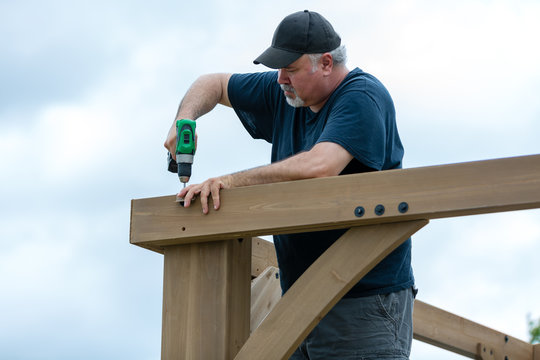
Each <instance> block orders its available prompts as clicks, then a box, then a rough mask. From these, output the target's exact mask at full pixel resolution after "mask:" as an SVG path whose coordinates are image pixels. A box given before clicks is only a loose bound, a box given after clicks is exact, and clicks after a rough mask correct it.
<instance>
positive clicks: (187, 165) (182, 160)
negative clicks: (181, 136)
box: [176, 154, 193, 184]
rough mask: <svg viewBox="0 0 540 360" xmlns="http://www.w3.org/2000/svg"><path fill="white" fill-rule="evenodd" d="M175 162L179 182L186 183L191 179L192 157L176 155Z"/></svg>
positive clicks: (189, 155)
mask: <svg viewBox="0 0 540 360" xmlns="http://www.w3.org/2000/svg"><path fill="white" fill-rule="evenodd" d="M176 162H177V164H178V178H179V179H180V182H182V183H184V184H185V183H187V182H188V181H189V178H190V177H191V165H192V164H193V155H191V154H177V155H176Z"/></svg>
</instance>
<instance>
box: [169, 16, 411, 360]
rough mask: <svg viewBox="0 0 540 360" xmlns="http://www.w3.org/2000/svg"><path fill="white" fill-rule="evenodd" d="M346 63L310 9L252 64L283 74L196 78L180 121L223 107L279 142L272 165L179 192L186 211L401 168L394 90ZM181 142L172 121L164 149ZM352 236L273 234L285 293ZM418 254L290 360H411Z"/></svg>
mask: <svg viewBox="0 0 540 360" xmlns="http://www.w3.org/2000/svg"><path fill="white" fill-rule="evenodd" d="M345 59H346V56H345V49H344V47H343V46H341V39H340V37H339V35H338V34H337V33H336V32H335V31H334V29H333V28H332V26H331V25H330V23H329V22H328V21H327V20H326V19H325V18H324V17H322V16H321V15H319V14H318V13H315V12H310V11H307V10H305V11H302V12H297V13H294V14H291V15H289V16H287V17H285V19H283V20H282V22H281V23H280V24H279V25H278V27H277V29H276V31H275V33H274V37H273V40H272V46H271V47H270V48H268V49H267V50H266V51H265V52H264V53H263V54H261V55H260V56H259V57H258V58H257V59H256V60H255V61H254V62H255V64H259V63H262V64H264V65H266V66H268V67H270V68H272V69H278V71H277V72H275V71H272V72H262V73H254V74H233V75H231V74H212V75H206V76H202V77H200V78H199V79H198V80H197V81H195V83H194V84H193V85H192V87H191V88H190V89H189V90H188V92H187V93H186V95H185V96H184V98H183V100H182V102H181V104H180V107H179V109H178V113H177V115H176V119H182V118H187V119H197V118H198V117H200V116H201V115H203V114H206V113H207V112H209V111H210V110H212V109H213V108H214V106H216V105H217V104H218V103H220V104H223V105H226V106H229V107H232V108H233V109H234V110H235V111H236V114H237V115H238V117H239V118H240V120H241V121H242V123H243V124H244V126H245V128H246V129H247V131H248V132H249V133H250V134H251V135H252V136H253V137H254V138H262V139H265V140H266V141H268V142H270V143H272V163H271V164H270V165H267V166H261V167H258V168H254V169H250V170H245V171H241V172H238V173H234V174H228V175H223V176H219V177H215V178H211V179H208V180H206V181H205V182H203V183H201V184H196V185H190V186H188V187H186V188H185V189H183V190H182V191H181V192H180V193H179V194H178V196H180V197H184V206H190V204H191V202H192V201H193V199H194V197H195V196H196V195H199V197H200V201H201V204H202V209H203V212H204V213H205V214H207V213H208V212H209V201H208V199H209V198H211V199H212V203H213V207H214V209H215V210H218V209H219V207H220V205H221V204H220V196H219V192H220V189H223V188H232V187H238V186H247V185H255V184H262V183H271V182H279V181H290V180H298V179H307V178H315V177H322V176H335V175H341V174H350V173H359V172H366V171H376V170H386V169H395V168H400V167H401V159H402V157H403V147H402V145H401V141H400V139H399V135H398V132H397V127H396V123H395V110H394V105H393V102H392V99H391V97H390V95H389V93H388V92H387V90H386V89H385V87H384V86H383V85H382V84H381V83H380V82H379V81H378V80H377V79H376V78H375V77H373V76H371V75H369V74H367V73H365V72H363V71H362V70H360V69H358V68H356V69H354V70H352V71H349V70H348V69H347V67H346V65H345ZM175 144H176V131H175V126H174V124H173V126H172V127H171V129H170V131H169V134H168V137H167V140H166V142H165V147H166V148H167V149H169V151H170V152H171V153H174V148H175ZM321 196H324V194H321ZM345 231H346V230H332V231H322V232H312V233H302V234H289V235H279V236H274V244H275V247H276V253H277V257H278V263H279V267H280V275H281V277H280V281H281V286H282V291H283V293H285V292H286V291H287V290H288V289H289V288H290V286H292V284H293V283H294V282H295V280H296V279H297V278H298V277H299V276H300V275H301V274H302V273H303V272H304V271H305V270H306V269H307V268H308V267H309V266H310V265H311V264H312V263H313V262H314V261H315V260H316V259H317V258H318V257H319V256H320V255H321V254H322V253H323V252H324V251H325V250H326V249H327V248H328V247H329V246H331V245H332V244H333V243H334V242H335V241H336V240H337V239H338V238H339V237H340V236H341V235H342V234H343V233H344V232H345ZM359 241H361V240H360V239H359ZM410 252H411V241H410V239H409V240H407V241H406V242H405V243H404V244H402V245H401V246H400V247H399V248H397V249H396V250H395V251H394V252H393V253H391V254H390V255H388V256H387V257H386V258H385V259H384V260H383V261H382V262H381V263H380V264H379V265H377V266H376V267H375V268H374V269H373V270H372V271H371V272H370V273H369V274H367V275H366V276H365V277H364V278H363V279H362V280H361V281H360V282H359V283H358V284H356V285H355V286H354V287H353V288H352V289H351V290H350V291H349V292H348V293H347V294H346V295H345V297H344V298H343V299H342V300H341V301H339V302H338V303H337V304H336V306H335V307H334V308H333V309H332V310H331V311H330V312H329V313H328V315H327V316H326V317H325V318H324V319H323V320H321V322H320V323H319V325H317V327H316V328H315V329H314V330H313V331H312V332H311V334H310V335H309V336H308V337H307V338H306V340H305V341H304V342H303V343H302V344H301V346H300V347H299V348H298V349H297V350H296V352H295V353H294V354H293V356H292V359H374V358H384V359H408V357H409V353H410V346H411V341H412V306H413V289H412V287H413V286H414V278H413V274H412V269H411V263H410V261H411V254H410ZM359 256H361V254H359Z"/></svg>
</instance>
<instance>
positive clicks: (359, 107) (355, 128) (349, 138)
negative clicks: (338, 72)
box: [317, 89, 386, 170]
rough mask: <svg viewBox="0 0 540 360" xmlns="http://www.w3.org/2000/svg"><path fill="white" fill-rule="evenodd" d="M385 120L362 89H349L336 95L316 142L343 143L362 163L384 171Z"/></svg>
mask: <svg viewBox="0 0 540 360" xmlns="http://www.w3.org/2000/svg"><path fill="white" fill-rule="evenodd" d="M385 134H386V129H385V119H384V115H383V114H382V112H381V110H380V109H379V107H378V106H377V104H376V103H375V101H374V100H373V99H372V98H371V97H370V96H369V95H368V94H367V93H366V92H364V91H362V90H356V89H353V90H349V91H346V92H344V93H343V94H342V96H340V97H339V98H337V99H336V100H335V102H334V104H333V106H332V108H331V110H330V113H329V114H328V118H327V123H326V125H325V127H324V130H323V132H322V133H321V135H320V137H319V139H318V140H317V142H324V141H328V142H334V143H337V144H339V145H341V146H343V147H344V148H345V149H346V150H347V151H348V152H349V153H350V154H351V155H352V156H353V157H354V158H356V159H357V160H358V161H360V162H361V163H362V164H364V165H366V166H368V167H370V168H373V169H376V170H381V169H382V168H383V165H384V161H385V150H386V141H385V139H386V136H385Z"/></svg>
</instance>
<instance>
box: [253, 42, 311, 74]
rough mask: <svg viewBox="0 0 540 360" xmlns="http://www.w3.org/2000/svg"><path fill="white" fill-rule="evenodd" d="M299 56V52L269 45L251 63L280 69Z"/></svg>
mask: <svg viewBox="0 0 540 360" xmlns="http://www.w3.org/2000/svg"><path fill="white" fill-rule="evenodd" d="M300 56H302V54H301V53H297V52H291V51H288V50H282V49H277V48H274V47H269V48H268V49H266V51H265V52H263V53H262V54H261V55H260V56H259V57H258V58H256V59H255V60H253V63H254V64H255V65H258V64H263V65H265V66H268V67H269V68H271V69H281V68H284V67H287V66H288V65H290V64H292V63H293V62H295V61H296V60H297V59H298V58H299V57H300Z"/></svg>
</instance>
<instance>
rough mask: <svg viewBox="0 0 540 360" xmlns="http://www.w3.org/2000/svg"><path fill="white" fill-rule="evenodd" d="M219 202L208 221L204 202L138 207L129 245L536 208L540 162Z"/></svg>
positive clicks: (398, 175) (148, 202) (233, 193)
mask: <svg viewBox="0 0 540 360" xmlns="http://www.w3.org/2000/svg"><path fill="white" fill-rule="evenodd" d="M221 201H222V207H221V209H220V210H218V211H211V212H210V213H209V214H208V215H203V214H202V211H201V207H200V204H199V202H195V203H194V204H193V205H192V206H191V207H190V208H183V207H181V206H179V204H178V203H176V202H175V197H174V196H164V197H156V198H148V199H139V200H133V201H132V208H131V231H130V241H131V243H132V244H136V245H139V246H143V247H146V248H150V249H152V248H153V249H159V248H161V247H163V246H167V245H174V244H185V243H193V242H201V241H211V240H218V239H224V238H232V237H253V236H259V235H269V234H280V233H292V232H302V231H314V230H324V229H335V228H346V227H351V226H361V225H368V224H375V223H389V222H397V221H406V220H418V219H436V218H444V217H454V216H463V215H472V214H484V213H492V212H500V211H510V210H522V209H532V208H538V207H540V155H531V156H523V157H515V158H504V159H496V160H485V161H475V162H468V163H460V164H451V165H441V166H430V167H421V168H412V169H402V170H388V171H381V172H372V173H364V174H354V175H345V176H337V177H327V178H320V179H308V180H301V181H292V182H283V183H274V184H265V185H257V186H247V187H241V188H235V189H225V190H222V193H221ZM400 204H402V205H401V207H400ZM379 205H382V206H383V207H384V212H383V208H382V207H381V206H379ZM376 209H377V210H380V211H376ZM400 210H401V211H400ZM360 215H361V216H360Z"/></svg>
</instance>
